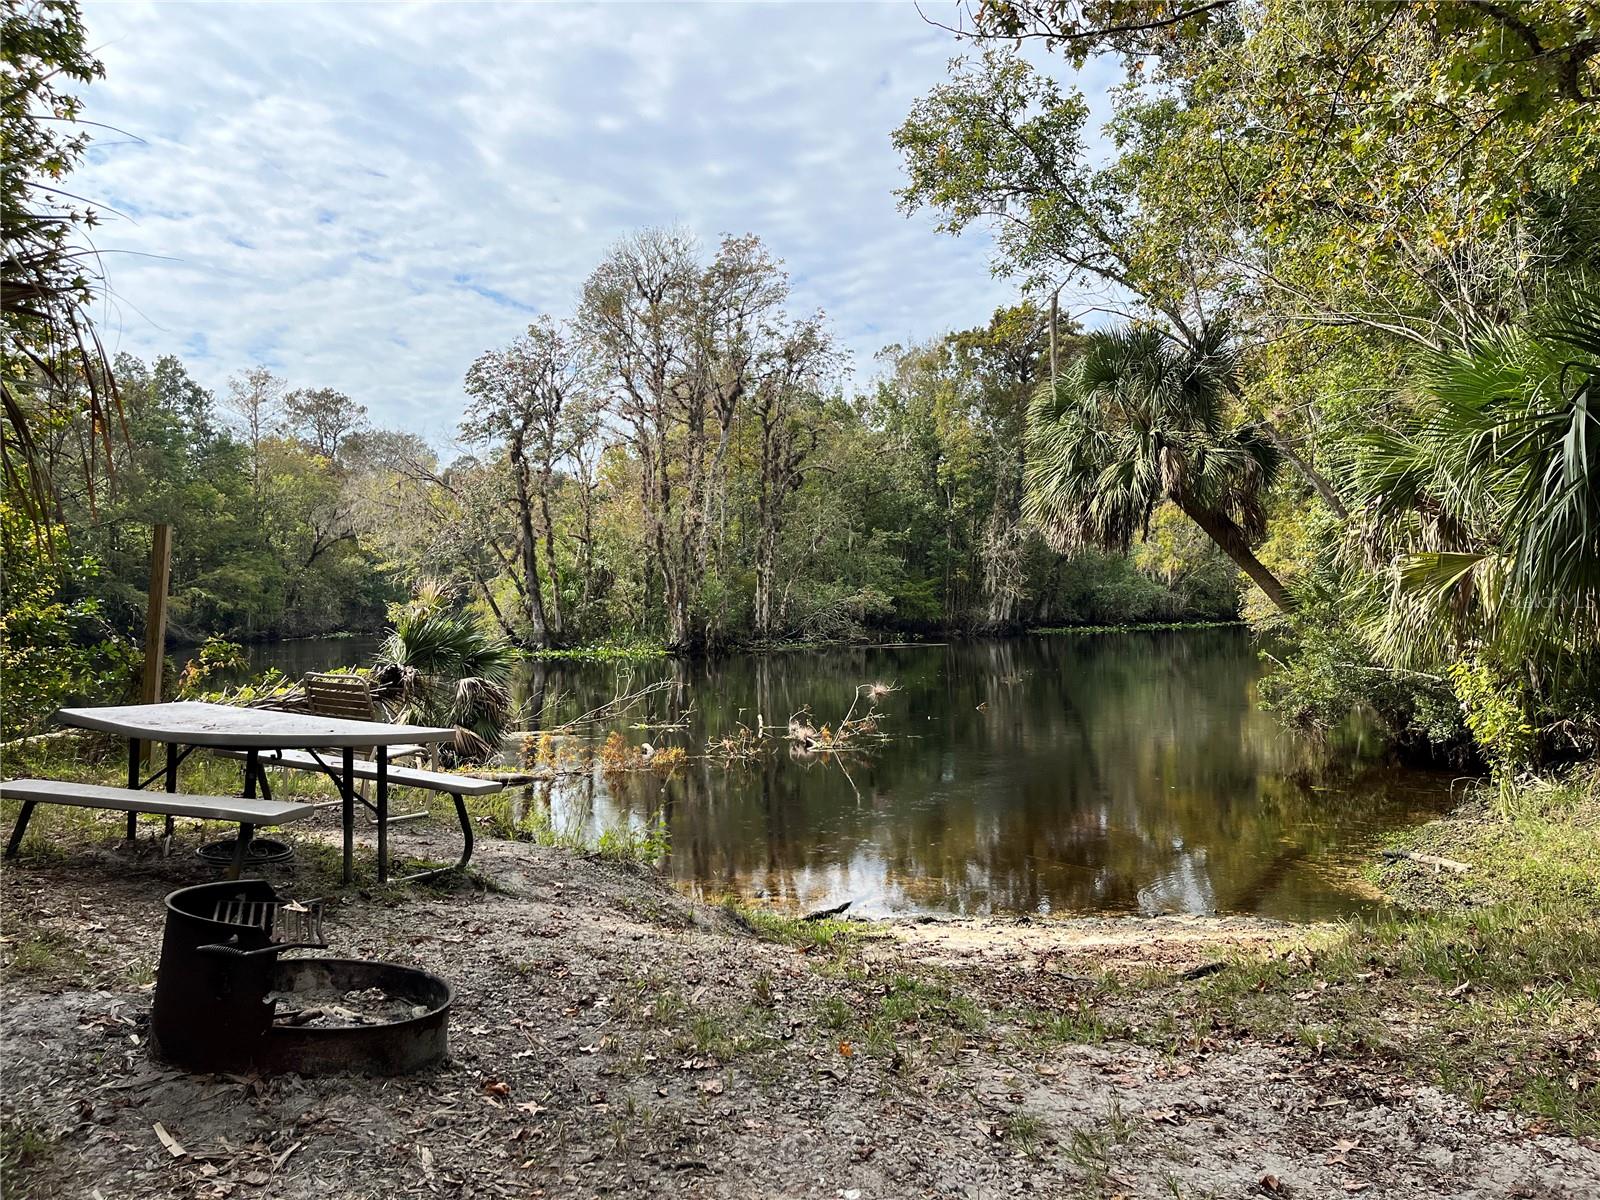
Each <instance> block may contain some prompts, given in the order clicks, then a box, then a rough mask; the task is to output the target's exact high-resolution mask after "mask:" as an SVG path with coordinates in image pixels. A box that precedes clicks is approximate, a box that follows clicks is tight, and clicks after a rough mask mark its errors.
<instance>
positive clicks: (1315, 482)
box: [1261, 421, 1350, 521]
mask: <svg viewBox="0 0 1600 1200" xmlns="http://www.w3.org/2000/svg"><path fill="white" fill-rule="evenodd" d="M1261 432H1262V433H1264V434H1266V435H1267V440H1268V441H1269V442H1271V443H1272V444H1273V445H1274V446H1276V447H1277V448H1278V453H1280V454H1282V455H1283V456H1284V457H1285V458H1287V459H1288V460H1289V461H1290V462H1291V463H1292V464H1294V468H1295V470H1297V471H1299V472H1300V474H1301V475H1302V476H1304V477H1305V480H1306V482H1307V483H1309V484H1310V485H1311V486H1312V487H1314V488H1315V489H1316V490H1317V495H1319V496H1321V497H1322V502H1323V503H1324V504H1326V505H1327V506H1328V507H1329V508H1330V509H1331V510H1332V511H1333V514H1334V516H1336V517H1338V518H1339V519H1340V520H1341V521H1345V520H1348V519H1349V518H1350V511H1349V509H1347V508H1345V506H1344V501H1343V500H1341V499H1339V493H1338V492H1336V491H1334V490H1333V485H1332V484H1331V483H1329V482H1328V479H1327V477H1326V476H1325V475H1323V473H1322V472H1321V471H1319V470H1317V469H1316V468H1315V467H1313V466H1312V465H1311V464H1310V463H1309V462H1307V461H1306V460H1305V458H1304V457H1303V456H1302V455H1301V453H1300V451H1299V450H1297V449H1295V445H1294V443H1293V442H1291V441H1290V440H1289V439H1288V438H1286V437H1285V436H1284V435H1283V433H1282V432H1281V431H1280V430H1279V429H1278V427H1277V426H1276V425H1274V424H1273V423H1272V422H1271V421H1262V422H1261Z"/></svg>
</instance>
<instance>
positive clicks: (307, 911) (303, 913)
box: [211, 896, 328, 946]
mask: <svg viewBox="0 0 1600 1200" xmlns="http://www.w3.org/2000/svg"><path fill="white" fill-rule="evenodd" d="M211 919H212V920H213V921H221V922H223V923H224V924H227V925H248V926H249V927H250V928H251V929H259V930H261V931H262V932H263V933H265V934H266V935H267V940H268V941H270V942H272V943H273V944H274V945H284V944H286V943H290V942H293V943H295V944H296V945H301V946H309V945H316V946H326V945H327V944H328V943H327V941H326V940H324V938H323V936H322V901H321V900H313V901H311V902H310V903H309V904H301V903H300V902H298V901H295V900H291V901H290V902H289V903H287V904H284V903H281V902H279V901H277V900H251V899H248V898H246V897H244V896H228V897H225V898H224V899H221V900H218V901H217V904H216V907H215V908H214V909H212V912H211Z"/></svg>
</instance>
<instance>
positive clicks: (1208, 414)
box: [1026, 326, 1295, 613]
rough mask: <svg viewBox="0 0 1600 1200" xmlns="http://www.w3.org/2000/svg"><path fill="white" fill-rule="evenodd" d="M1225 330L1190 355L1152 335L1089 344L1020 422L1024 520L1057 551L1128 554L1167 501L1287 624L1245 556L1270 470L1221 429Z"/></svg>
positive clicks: (1289, 608)
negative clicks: (1024, 433)
mask: <svg viewBox="0 0 1600 1200" xmlns="http://www.w3.org/2000/svg"><path fill="white" fill-rule="evenodd" d="M1226 339H1227V334H1226V330H1225V329H1223V328H1221V327H1220V326H1218V327H1213V328H1212V329H1210V330H1208V331H1207V332H1206V333H1205V334H1204V335H1203V336H1202V337H1201V338H1200V340H1199V341H1198V343H1197V344H1196V345H1194V346H1192V347H1191V346H1183V345H1179V344H1178V343H1176V342H1174V341H1172V340H1171V339H1170V338H1168V337H1166V336H1165V335H1164V334H1162V333H1161V332H1160V331H1159V330H1157V329H1152V328H1144V327H1136V328H1127V329H1118V330H1111V331H1104V332H1098V333H1092V334H1090V335H1089V336H1088V337H1087V338H1085V339H1084V344H1083V351H1082V353H1081V354H1080V355H1079V357H1078V358H1077V360H1076V361H1075V362H1074V363H1072V364H1071V366H1070V367H1069V368H1068V370H1067V372H1066V373H1065V374H1064V375H1063V376H1061V378H1060V379H1059V380H1058V381H1057V382H1056V383H1055V384H1054V385H1053V386H1052V385H1051V384H1049V383H1046V384H1044V385H1043V386H1042V387H1040V388H1039V390H1038V391H1037V392H1036V393H1035V395H1034V398H1033V402H1032V404H1031V405H1030V407H1029V410H1028V440H1029V446H1028V496H1027V505H1026V511H1027V514H1028V516H1029V517H1030V518H1031V519H1032V520H1033V521H1034V522H1035V523H1036V524H1038V526H1039V527H1040V528H1041V529H1043V530H1044V531H1045V534H1046V536H1047V537H1049V538H1050V540H1051V541H1052V542H1053V543H1054V544H1055V545H1056V547H1057V548H1058V549H1062V550H1074V549H1079V548H1082V547H1085V546H1095V547H1099V548H1101V549H1106V550H1118V551H1122V552H1126V551H1127V549H1128V547H1129V544H1130V543H1131V542H1132V540H1133V537H1134V535H1135V534H1140V535H1142V534H1143V533H1144V532H1145V531H1146V530H1147V529H1148V527H1149V524H1150V517H1151V514H1152V513H1153V512H1154V511H1155V509H1156V508H1157V506H1158V505H1160V504H1162V503H1163V502H1165V501H1171V502H1172V503H1173V504H1175V505H1177V507H1178V508H1179V509H1181V510H1182V511H1183V512H1184V513H1185V514H1186V515H1187V516H1188V517H1189V519H1190V520H1192V521H1193V522H1194V523H1195V524H1196V525H1198V526H1199V527H1200V528H1201V529H1202V530H1203V531H1204V532H1205V533H1206V535H1207V536H1209V537H1210V538H1211V540H1212V541H1214V542H1215V543H1216V544H1217V545H1218V546H1220V547H1221V548H1222V551H1223V553H1225V554H1226V555H1227V556H1228V557H1229V558H1231V559H1232V560H1233V561H1234V562H1235V563H1236V564H1238V566H1239V569H1240V570H1242V571H1243V572H1244V573H1245V574H1246V575H1248V576H1249V577H1250V579H1251V580H1252V581H1254V583H1255V584H1256V586H1257V587H1259V588H1260V589H1261V590H1262V591H1263V592H1265V593H1266V595H1267V597H1268V599H1270V600H1271V601H1272V602H1273V603H1274V604H1276V605H1277V606H1278V608H1279V609H1281V610H1282V611H1283V612H1285V613H1291V612H1293V611H1294V609H1295V601H1294V598H1293V597H1292V596H1290V595H1289V593H1288V591H1287V590H1286V589H1285V588H1284V586H1283V584H1282V583H1280V582H1279V581H1278V579H1277V577H1276V576H1274V575H1273V573H1272V572H1271V571H1270V570H1268V569H1267V567H1266V566H1265V565H1264V564H1263V563H1262V562H1261V560H1260V559H1258V558H1257V557H1256V556H1255V553H1254V552H1253V551H1252V550H1251V548H1250V547H1251V543H1252V541H1253V540H1255V539H1257V538H1259V537H1260V536H1261V535H1262V534H1263V533H1264V532H1265V527H1266V514H1265V512H1264V510H1263V508H1262V498H1263V495H1264V494H1265V492H1266V489H1267V488H1268V486H1269V485H1270V484H1271V483H1272V480H1273V477H1274V475H1275V474H1276V472H1277V467H1278V452H1277V450H1276V449H1275V448H1274V447H1273V445H1272V443H1271V442H1269V441H1268V440H1267V438H1266V437H1265V436H1264V435H1263V434H1262V433H1261V432H1260V431H1259V430H1257V429H1256V428H1254V427H1253V426H1250V425H1240V426H1236V427H1233V428H1229V427H1227V424H1226V421H1225V410H1226V406H1227V405H1226V401H1227V397H1228V393H1229V390H1230V387H1231V385H1232V383H1233V379H1234V372H1235V365H1236V363H1235V357H1234V355H1233V353H1232V352H1231V351H1230V350H1229V349H1228V348H1227V340H1226Z"/></svg>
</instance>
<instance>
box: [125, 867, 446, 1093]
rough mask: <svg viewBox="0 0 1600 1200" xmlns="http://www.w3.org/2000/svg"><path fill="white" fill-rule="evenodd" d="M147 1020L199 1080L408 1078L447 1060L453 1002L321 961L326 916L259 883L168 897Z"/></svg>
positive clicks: (348, 962) (159, 1042)
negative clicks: (296, 955)
mask: <svg viewBox="0 0 1600 1200" xmlns="http://www.w3.org/2000/svg"><path fill="white" fill-rule="evenodd" d="M166 906H167V924H166V932H165V934H164V935H163V938H162V943H161V966H160V969H159V970H158V971H157V974H156V994H155V1009H154V1012H153V1013H152V1016H151V1033H152V1041H153V1045H154V1048H155V1049H156V1052H157V1053H158V1054H159V1055H160V1056H161V1057H162V1058H164V1059H166V1060H167V1061H169V1062H172V1063H175V1064H177V1065H178V1066H183V1067H187V1068H189V1069H190V1070H195V1071H238V1070H245V1069H254V1070H257V1071H262V1072H266V1073H272V1072H278V1071H293V1072H298V1073H300V1074H316V1073H321V1072H332V1071H360V1072H363V1073H366V1074H373V1075H400V1074H405V1073H408V1072H411V1071H417V1070H421V1069H422V1068H424V1067H427V1066H431V1065H432V1064H434V1063H437V1062H439V1061H440V1060H441V1059H443V1058H444V1056H445V1055H446V1054H447V1053H448V1052H449V1018H450V1005H451V1002H452V999H453V994H452V992H451V990H450V985H449V984H448V983H446V982H445V981H444V980H443V979H440V978H439V977H438V976H437V975H431V974H429V973H428V972H427V971H419V970H417V969H415V968H413V967H402V966H397V965H395V964H393V963H384V962H371V961H367V960H363V959H341V958H300V959H291V958H282V957H280V956H281V955H282V954H283V952H284V951H286V950H296V949H308V948H315V949H321V948H322V947H323V946H325V945H326V943H325V942H324V941H323V940H322V911H321V905H320V904H316V903H312V904H309V905H302V904H298V903H294V902H290V903H287V904H284V903H280V902H279V900H278V896H277V893H276V892H274V891H273V889H272V885H271V884H269V883H267V882H266V881H265V880H261V879H246V880H240V881H232V880H224V881H222V882H220V883H205V884H200V885H199V886H197V887H189V888H180V889H178V890H177V891H175V892H173V893H172V894H171V895H169V896H168V897H167V901H166Z"/></svg>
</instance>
